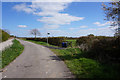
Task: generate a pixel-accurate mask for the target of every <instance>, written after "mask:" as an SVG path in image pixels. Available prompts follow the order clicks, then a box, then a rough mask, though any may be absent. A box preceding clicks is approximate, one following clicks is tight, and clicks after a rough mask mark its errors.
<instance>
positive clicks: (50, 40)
mask: <svg viewBox="0 0 120 80" xmlns="http://www.w3.org/2000/svg"><path fill="white" fill-rule="evenodd" d="M26 39H27V40H34V41H42V42H47V38H26ZM65 39H66V38H65V37H49V38H48V43H49V44H51V45H55V46H61V44H62V42H64V41H65Z"/></svg>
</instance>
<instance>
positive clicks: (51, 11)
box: [13, 0, 84, 28]
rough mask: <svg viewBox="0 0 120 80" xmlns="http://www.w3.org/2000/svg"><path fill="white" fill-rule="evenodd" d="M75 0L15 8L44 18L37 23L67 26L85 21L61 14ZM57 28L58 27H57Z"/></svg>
mask: <svg viewBox="0 0 120 80" xmlns="http://www.w3.org/2000/svg"><path fill="white" fill-rule="evenodd" d="M59 1H60V0H59ZM72 1H73V0H70V1H68V2H61V1H60V2H49V1H48V2H35V1H33V2H32V4H31V5H27V4H25V3H24V4H18V5H15V6H14V7H13V9H15V10H17V11H24V12H26V13H32V14H34V15H38V16H42V18H40V19H37V21H40V22H43V23H45V26H46V25H50V26H51V25H58V26H60V25H65V24H70V23H71V22H74V21H80V20H83V19H84V17H76V16H73V15H69V14H68V13H61V12H62V11H64V9H66V8H67V7H68V5H69V3H71V2H72ZM55 28H56V27H55Z"/></svg>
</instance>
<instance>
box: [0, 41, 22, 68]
mask: <svg viewBox="0 0 120 80" xmlns="http://www.w3.org/2000/svg"><path fill="white" fill-rule="evenodd" d="M23 49H24V47H23V45H21V44H20V42H19V41H17V40H16V39H15V40H13V45H12V46H11V47H10V48H7V49H5V50H4V51H3V52H2V65H1V66H0V67H1V68H4V67H5V66H7V65H8V64H9V63H10V62H12V61H13V60H14V59H15V58H16V57H17V56H19V55H20V54H21V53H22V51H23Z"/></svg>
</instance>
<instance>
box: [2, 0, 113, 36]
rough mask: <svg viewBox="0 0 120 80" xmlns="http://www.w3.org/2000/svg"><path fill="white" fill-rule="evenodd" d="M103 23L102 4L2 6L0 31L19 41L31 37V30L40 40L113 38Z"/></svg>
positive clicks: (14, 3)
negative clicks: (0, 26) (92, 36)
mask: <svg viewBox="0 0 120 80" xmlns="http://www.w3.org/2000/svg"><path fill="white" fill-rule="evenodd" d="M105 4H107V2H106V3H105ZM104 19H105V14H104V11H103V10H102V2H2V29H7V30H9V31H10V33H11V34H13V35H15V36H19V37H33V35H31V34H30V30H32V29H38V30H39V31H40V33H41V36H40V37H46V36H47V33H48V32H49V33H50V35H49V36H50V37H53V36H67V37H80V36H87V35H89V34H94V35H96V36H113V35H114V31H113V29H112V28H110V21H105V20H104Z"/></svg>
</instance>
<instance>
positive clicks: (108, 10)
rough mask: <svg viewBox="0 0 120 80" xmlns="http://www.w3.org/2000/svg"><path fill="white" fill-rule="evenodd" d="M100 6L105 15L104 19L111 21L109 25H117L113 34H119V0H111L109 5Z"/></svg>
mask: <svg viewBox="0 0 120 80" xmlns="http://www.w3.org/2000/svg"><path fill="white" fill-rule="evenodd" d="M102 6H103V10H104V12H105V15H106V19H105V20H108V21H112V22H111V26H118V28H117V29H115V31H116V33H115V34H118V36H120V1H119V2H118V1H117V0H113V2H110V3H109V5H105V4H102Z"/></svg>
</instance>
